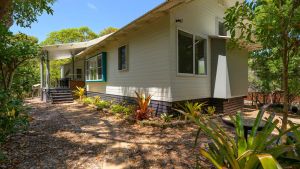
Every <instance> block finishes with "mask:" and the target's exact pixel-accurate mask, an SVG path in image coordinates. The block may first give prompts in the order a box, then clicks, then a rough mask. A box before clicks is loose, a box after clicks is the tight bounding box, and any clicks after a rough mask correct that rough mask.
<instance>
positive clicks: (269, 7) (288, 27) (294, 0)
mask: <svg viewBox="0 0 300 169" xmlns="http://www.w3.org/2000/svg"><path fill="white" fill-rule="evenodd" d="M299 23H300V0H256V1H251V2H249V1H244V2H237V3H236V4H235V5H234V6H233V7H231V8H229V9H228V10H227V11H226V16H225V25H226V27H227V29H228V30H229V31H230V33H231V42H232V43H233V44H237V42H243V43H246V44H249V45H253V44H260V45H261V49H262V50H266V51H269V52H271V53H272V55H270V56H272V57H275V58H278V59H280V60H281V64H282V72H281V74H282V89H283V92H284V109H283V121H282V130H283V131H285V130H286V129H287V122H288V109H289V105H288V95H289V79H290V78H293V77H289V73H288V72H289V64H290V61H291V59H292V58H293V57H295V56H297V54H298V53H299V45H300V37H299V34H300V24H299Z"/></svg>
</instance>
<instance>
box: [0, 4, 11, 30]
mask: <svg viewBox="0 0 300 169" xmlns="http://www.w3.org/2000/svg"><path fill="white" fill-rule="evenodd" d="M11 5H12V1H11V0H0V21H1V22H3V23H4V25H5V26H6V27H8V28H9V27H10V26H12V24H13V22H12V21H13V19H12V13H11Z"/></svg>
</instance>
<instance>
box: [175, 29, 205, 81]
mask: <svg viewBox="0 0 300 169" xmlns="http://www.w3.org/2000/svg"><path fill="white" fill-rule="evenodd" d="M179 31H183V32H186V33H189V34H191V35H193V74H191V73H179V48H178V46H179V40H178V33H179ZM196 36H198V37H201V38H203V39H205V40H206V65H205V66H206V74H201V75H197V74H195V43H194V41H195V37H196ZM208 43H209V42H208V35H204V34H195V33H192V32H191V31H186V30H184V29H182V28H179V27H177V28H176V64H177V66H176V67H177V70H176V76H178V77H198V78H204V77H208V76H209V75H208V47H209V45H208Z"/></svg>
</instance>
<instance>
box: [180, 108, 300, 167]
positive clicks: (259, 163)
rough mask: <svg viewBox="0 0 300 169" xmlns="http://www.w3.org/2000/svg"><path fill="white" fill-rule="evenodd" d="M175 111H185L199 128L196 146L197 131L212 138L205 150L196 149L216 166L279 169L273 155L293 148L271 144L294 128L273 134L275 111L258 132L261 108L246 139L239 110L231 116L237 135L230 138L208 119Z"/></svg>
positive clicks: (261, 115) (277, 155) (276, 156)
mask: <svg viewBox="0 0 300 169" xmlns="http://www.w3.org/2000/svg"><path fill="white" fill-rule="evenodd" d="M177 111H179V112H180V113H183V114H185V115H186V116H187V117H188V118H190V119H191V120H192V121H194V122H195V123H196V124H197V125H198V127H199V130H198V133H197V137H196V141H195V146H196V145H197V142H198V141H197V139H198V136H199V134H200V131H202V132H204V134H205V135H206V136H207V137H209V138H210V139H211V140H212V142H211V143H209V144H208V149H207V150H206V149H204V148H199V152H200V154H201V155H202V156H204V157H205V158H207V159H208V160H209V161H210V162H211V163H212V164H213V165H214V166H215V167H216V168H218V169H224V168H232V169H256V168H260V167H263V168H265V169H266V168H268V169H280V168H281V166H280V165H279V163H278V162H277V161H276V158H278V157H279V156H280V155H282V154H283V153H285V152H287V151H291V150H293V146H291V145H277V144H274V143H275V142H276V140H278V139H280V138H281V137H282V136H283V135H285V134H286V133H287V132H289V131H291V130H293V129H294V128H296V127H292V128H290V129H289V130H287V131H285V132H282V133H280V134H279V135H272V132H273V131H274V129H276V127H277V126H276V125H277V124H278V123H279V120H274V117H275V115H274V114H272V115H271V116H270V117H269V118H268V119H267V120H266V123H265V126H264V128H263V129H262V131H260V132H258V127H259V124H260V123H261V121H262V117H263V114H264V112H265V111H264V110H262V111H259V113H258V115H257V118H256V119H255V122H254V126H253V128H252V130H251V133H250V135H249V136H248V139H247V140H246V138H245V136H244V126H243V118H242V115H241V112H238V113H237V115H236V116H235V118H234V117H231V120H232V121H233V123H234V125H235V129H236V132H235V134H236V136H235V137H232V136H230V135H228V134H227V133H226V132H225V131H224V130H223V129H222V127H221V126H220V125H218V124H217V123H215V122H214V121H212V120H211V119H206V118H204V117H201V116H198V117H195V116H193V115H192V113H186V112H184V111H182V110H177ZM273 120H274V121H273ZM197 159H198V158H197Z"/></svg>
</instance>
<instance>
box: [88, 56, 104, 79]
mask: <svg viewBox="0 0 300 169" xmlns="http://www.w3.org/2000/svg"><path fill="white" fill-rule="evenodd" d="M95 57H101V64H102V65H101V69H102V73H101V75H102V79H95V80H88V77H87V71H90V70H89V68H88V67H87V66H88V65H89V64H87V63H88V61H89V60H91V59H93V58H95ZM98 62H99V60H98V58H97V59H96V63H97V67H96V72H97V76H99V72H98V69H99V65H98ZM84 72H85V74H84V76H85V82H106V52H101V53H98V54H96V55H93V56H91V57H89V58H87V59H85V71H84ZM89 74H90V72H89ZM98 78H99V77H98Z"/></svg>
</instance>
